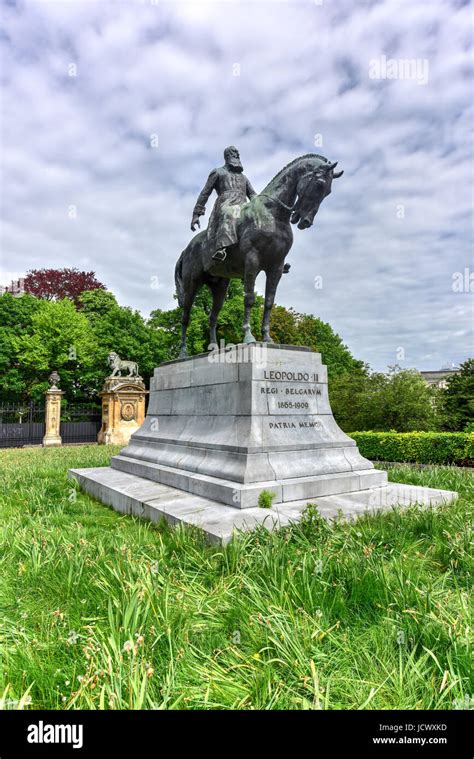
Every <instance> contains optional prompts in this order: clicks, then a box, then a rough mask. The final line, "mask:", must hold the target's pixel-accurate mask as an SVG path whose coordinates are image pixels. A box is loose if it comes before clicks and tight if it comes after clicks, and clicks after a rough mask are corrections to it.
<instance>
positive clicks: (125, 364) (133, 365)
mask: <svg viewBox="0 0 474 759" xmlns="http://www.w3.org/2000/svg"><path fill="white" fill-rule="evenodd" d="M107 361H108V364H109V366H110V368H111V369H112V374H111V375H110V376H111V377H116V376H117V374H118V375H119V376H122V374H121V373H122V372H123V371H127V370H128V374H127V377H138V364H137V362H136V361H122V359H121V358H120V356H119V355H118V353H115V351H112V353H109V355H108V357H107Z"/></svg>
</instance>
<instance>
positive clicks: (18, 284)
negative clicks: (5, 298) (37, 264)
mask: <svg viewBox="0 0 474 759" xmlns="http://www.w3.org/2000/svg"><path fill="white" fill-rule="evenodd" d="M24 292H25V279H24V277H20V278H19V279H17V280H13V279H12V281H11V282H10V284H9V285H5V286H4V285H0V295H3V294H4V293H11V294H12V295H23V293H24Z"/></svg>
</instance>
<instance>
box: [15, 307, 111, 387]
mask: <svg viewBox="0 0 474 759" xmlns="http://www.w3.org/2000/svg"><path fill="white" fill-rule="evenodd" d="M23 297H24V296H23ZM12 340H13V346H14V349H15V351H16V355H17V360H18V363H19V365H20V366H21V367H23V370H24V372H25V376H27V377H29V378H31V380H30V382H29V386H28V395H29V396H30V397H32V398H33V399H35V400H40V399H41V398H42V395H43V393H44V391H45V390H47V388H48V381H47V378H48V376H49V374H50V373H51V371H52V370H53V369H56V371H58V372H59V375H60V377H61V385H60V386H61V389H62V390H64V391H65V392H66V397H67V399H69V400H82V399H84V398H94V396H95V393H96V386H95V384H94V382H93V378H94V375H93V367H94V364H95V360H96V353H97V341H96V339H95V337H94V335H93V333H92V332H91V330H90V325H89V322H88V321H87V319H86V317H85V316H84V314H82V313H80V312H78V311H77V310H76V308H75V306H74V303H72V301H70V300H68V299H65V300H57V301H47V300H40V301H39V303H38V306H37V308H36V310H35V311H34V313H33V315H32V319H31V331H28V332H24V333H23V334H20V335H17V336H14V337H13V338H12Z"/></svg>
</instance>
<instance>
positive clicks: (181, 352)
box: [179, 350, 188, 358]
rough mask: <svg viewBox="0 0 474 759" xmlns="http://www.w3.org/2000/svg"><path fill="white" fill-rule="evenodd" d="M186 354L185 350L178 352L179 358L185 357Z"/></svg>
mask: <svg viewBox="0 0 474 759" xmlns="http://www.w3.org/2000/svg"><path fill="white" fill-rule="evenodd" d="M187 357H188V354H187V352H186V351H185V350H182V351H180V352H179V358H187Z"/></svg>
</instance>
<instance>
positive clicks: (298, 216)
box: [290, 161, 344, 229]
mask: <svg viewBox="0 0 474 759" xmlns="http://www.w3.org/2000/svg"><path fill="white" fill-rule="evenodd" d="M336 166H337V161H336V163H326V164H319V165H318V166H317V167H316V168H314V169H311V170H308V171H306V172H305V173H304V174H303V175H302V176H301V177H300V178H299V180H298V183H297V186H296V195H297V198H296V203H295V205H294V206H293V213H292V214H291V219H290V221H291V223H292V224H298V229H308V227H310V226H311V225H312V224H313V221H314V217H315V216H316V214H317V213H318V210H319V206H320V205H321V203H322V202H323V200H324V198H325V197H326V196H327V195H329V193H330V192H331V184H332V180H333V179H337V178H338V177H340V176H342V174H343V173H344V172H343V171H337V172H334V169H335V168H336Z"/></svg>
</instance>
